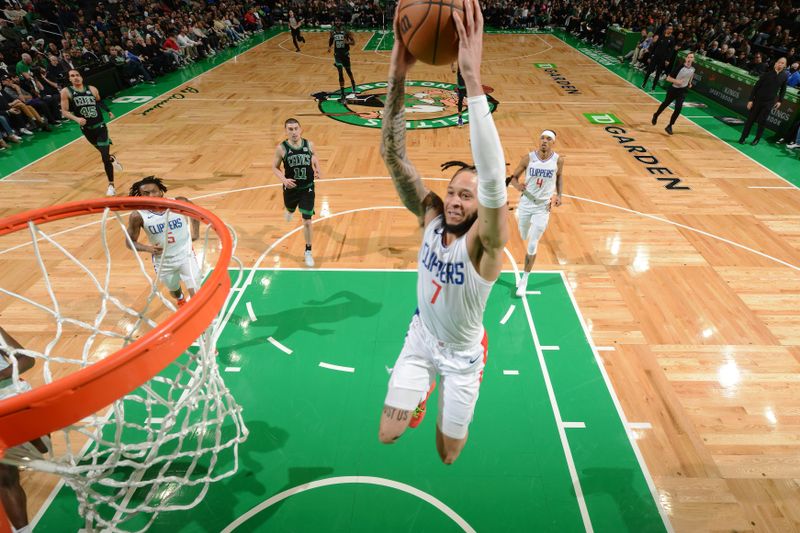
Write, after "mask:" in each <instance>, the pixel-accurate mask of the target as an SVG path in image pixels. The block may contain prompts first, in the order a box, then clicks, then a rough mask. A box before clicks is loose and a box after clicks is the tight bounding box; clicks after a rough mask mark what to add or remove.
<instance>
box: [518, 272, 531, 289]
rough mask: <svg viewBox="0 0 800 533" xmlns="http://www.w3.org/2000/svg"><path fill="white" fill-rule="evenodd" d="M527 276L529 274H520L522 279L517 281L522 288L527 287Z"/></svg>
mask: <svg viewBox="0 0 800 533" xmlns="http://www.w3.org/2000/svg"><path fill="white" fill-rule="evenodd" d="M528 274H530V272H524V273H523V274H522V279H521V280H519V284H520V285H522V286H527V285H528Z"/></svg>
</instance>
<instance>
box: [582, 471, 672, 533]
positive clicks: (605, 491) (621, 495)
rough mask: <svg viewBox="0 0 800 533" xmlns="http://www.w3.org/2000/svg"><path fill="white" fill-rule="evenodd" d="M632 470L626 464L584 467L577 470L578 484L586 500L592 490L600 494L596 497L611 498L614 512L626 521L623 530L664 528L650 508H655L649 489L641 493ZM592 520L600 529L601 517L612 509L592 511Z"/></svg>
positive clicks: (657, 529)
mask: <svg viewBox="0 0 800 533" xmlns="http://www.w3.org/2000/svg"><path fill="white" fill-rule="evenodd" d="M635 474H636V472H635V471H634V470H629V469H626V468H586V469H584V470H582V471H581V472H580V479H581V487H582V488H583V493H584V495H585V496H586V499H587V503H589V501H591V500H592V498H591V497H590V496H591V495H593V494H597V495H602V497H600V498H596V501H598V502H599V501H608V499H609V498H610V499H611V500H613V502H614V506H615V507H616V513H617V514H618V516H619V518H621V520H622V521H623V523H624V524H625V530H626V531H664V527H663V525H662V524H661V521H660V519H659V518H658V515H656V516H655V517H653V516H651V515H650V513H649V512H645V511H650V510H651V509H655V506H654V505H653V501H652V499H651V497H650V494H648V493H642V492H639V491H637V490H636V489H635V488H634V479H633V478H634V475H635ZM589 512H590V513H592V522H593V523H595V522H596V523H595V524H594V525H595V528H596V529H597V530H598V531H599V530H601V529H602V527H601V524H602V521H603V519H602V517H603V515H608V514H609V513H611V512H613V511H611V510H610V509H605V510H600V511H592V506H591V504H589Z"/></svg>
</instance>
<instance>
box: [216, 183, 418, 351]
mask: <svg viewBox="0 0 800 533" xmlns="http://www.w3.org/2000/svg"><path fill="white" fill-rule="evenodd" d="M328 181H331V180H328ZM273 185H280V184H279V183H277V184H273ZM378 209H403V210H404V209H405V207H402V206H399V205H383V206H373V207H359V208H357V209H348V210H347V211H342V212H340V213H334V214H332V215H330V216H328V217H325V218H317V219H313V220H312V221H311V224H312V225H313V224H317V223H319V222H321V221H327V220H331V219H333V218H336V217H339V216H343V215H349V214H352V213H358V212H361V211H375V210H378ZM304 227H305V226H297V227H296V228H294V229H293V230H291V231H289V232H287V233H285V234H284V235H283V237H281V238H279V239H277V240H276V241H275V242H273V243H272V244H270V245H269V248H267V249H266V250H264V252H263V253H262V254H261V255H260V256H258V259H256V261H255V263H253V267H252V268H251V269H250V274H248V275H247V279H246V280H245V281H244V283H242V287H243V288H247V287H249V286H250V285H252V284H253V278H254V277H255V275H256V272H257V270H256V268H257V267H258V266H259V265H260V264H261V262H262V261H263V260H264V259H265V258H266V257H267V256H268V255H269V254H270V252H272V250H274V249H275V247H276V246H278V245H279V244H280V243H282V242H283V241H284V240H286V239H287V238H289V237H291V236H292V235H294V234H295V233H297V232H299V231H302V230H303V228H304ZM244 292H245V291H241V292H239V294H237V295H236V298H235V299H234V300H233V302H232V303H231V305H230V307H229V308H228V312H227V313H226V314H225V317H224V318H223V319H222V321H221V322H220V327H219V329H218V330H217V331H218V334H217V335H218V336H219V335H221V334H222V332H223V331H224V330H225V327H226V326H227V325H228V321H229V320H230V318H231V316H232V315H233V312H234V310H235V309H236V306H237V305H239V302H240V301H241V299H242V295H243V294H244ZM214 340H216V339H214Z"/></svg>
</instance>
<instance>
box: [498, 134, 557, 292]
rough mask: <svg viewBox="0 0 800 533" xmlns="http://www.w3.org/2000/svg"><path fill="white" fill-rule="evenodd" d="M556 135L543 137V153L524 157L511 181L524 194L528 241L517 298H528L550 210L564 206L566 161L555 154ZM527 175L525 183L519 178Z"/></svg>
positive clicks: (522, 227) (521, 217) (520, 211)
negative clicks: (563, 184)
mask: <svg viewBox="0 0 800 533" xmlns="http://www.w3.org/2000/svg"><path fill="white" fill-rule="evenodd" d="M555 139H556V136H555V133H553V132H552V131H550V130H545V131H543V132H542V135H541V143H542V145H541V149H540V150H536V151H533V152H530V153H529V154H528V155H527V156H525V157H523V158H522V160H521V161H520V163H519V165H518V166H517V169H516V170H515V171H514V174H513V175H512V177H511V184H512V185H513V186H514V187H515V188H516V189H517V190H519V191H520V192H521V193H522V194H521V196H520V199H519V206H518V207H517V217H518V223H519V234H520V236H522V238H523V239H524V240H526V241H527V250H526V253H525V268H524V273H523V274H522V278H521V279H520V283H519V287H517V296H519V297H523V296H525V292H526V290H527V286H528V275H529V274H530V271H531V269H532V268H533V263H534V261H535V259H536V252H537V251H538V247H539V240H540V239H541V238H542V235H544V231H545V230H546V229H547V224H548V222H549V221H550V209H551V208H552V207H553V206H555V207H558V206H559V205H561V169H562V166H563V158H562V157H561V156H559V154H558V153H556V152H554V151H553V150H552V145H553V143H555ZM523 171H524V173H525V183H524V184H520V183H519V178H520V176H521V174H522V173H523Z"/></svg>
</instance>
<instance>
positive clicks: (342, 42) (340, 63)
mask: <svg viewBox="0 0 800 533" xmlns="http://www.w3.org/2000/svg"><path fill="white" fill-rule="evenodd" d="M355 44H356V39H355V37H353V34H352V32H351V31H350V30H348V29H346V28H345V27H344V24H342V21H341V20H339V19H336V21H335V22H334V23H333V29H331V36H330V38H329V39H328V52H329V53H330V51H331V46H333V65H334V66H335V67H336V70H337V71H338V72H339V91H340V93H339V94H340V95H341V96H340V98H339V99H340V100H341V101H342V103H344V101H345V95H344V74H343V73H342V69H344V70H346V71H347V75H348V76H349V77H350V84H351V85H352V87H353V95H355V94H356V80H355V79H353V71H352V70H350V47H351V46H353V45H355Z"/></svg>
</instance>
